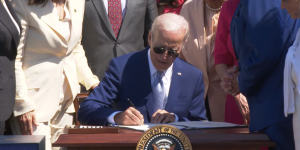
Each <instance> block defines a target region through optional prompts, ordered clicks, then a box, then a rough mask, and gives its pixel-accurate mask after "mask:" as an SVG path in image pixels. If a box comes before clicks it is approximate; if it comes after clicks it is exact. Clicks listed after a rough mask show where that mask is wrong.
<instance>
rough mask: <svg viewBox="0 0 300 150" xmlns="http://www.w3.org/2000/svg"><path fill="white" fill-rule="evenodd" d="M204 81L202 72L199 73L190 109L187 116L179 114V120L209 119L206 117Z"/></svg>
mask: <svg viewBox="0 0 300 150" xmlns="http://www.w3.org/2000/svg"><path fill="white" fill-rule="evenodd" d="M204 91H205V89H204V81H203V75H202V72H200V74H199V78H198V84H197V86H196V88H195V91H194V94H193V99H192V101H191V105H190V110H189V114H188V117H187V118H183V117H181V116H178V118H179V120H178V121H186V119H188V120H189V121H200V120H207V117H206V110H205V105H204Z"/></svg>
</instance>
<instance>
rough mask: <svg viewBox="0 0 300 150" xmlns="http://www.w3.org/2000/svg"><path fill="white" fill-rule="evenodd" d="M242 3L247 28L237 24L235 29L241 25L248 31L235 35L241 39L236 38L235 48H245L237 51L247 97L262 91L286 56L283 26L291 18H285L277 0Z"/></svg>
mask: <svg viewBox="0 0 300 150" xmlns="http://www.w3.org/2000/svg"><path fill="white" fill-rule="evenodd" d="M243 2H244V3H242V4H243V6H242V7H241V11H240V13H241V16H242V19H244V20H245V24H237V23H236V27H235V28H236V29H237V28H239V27H238V26H239V25H241V26H244V29H245V30H244V31H241V32H240V31H239V30H236V31H235V32H236V34H237V35H238V36H237V37H235V40H236V41H235V45H237V44H240V43H239V42H243V44H245V46H243V47H237V52H238V53H237V54H238V55H237V56H238V58H239V61H240V63H239V64H240V68H241V72H240V74H239V77H238V80H239V86H240V91H241V93H243V94H244V95H245V96H246V97H247V96H250V95H251V93H252V92H253V91H255V89H258V88H259V86H260V85H261V83H262V82H263V81H264V80H265V79H266V78H268V76H269V74H270V73H272V72H273V70H274V69H278V63H280V62H281V55H284V53H283V51H284V49H283V46H284V39H285V35H284V32H285V31H284V28H285V27H284V25H285V24H286V23H287V22H286V21H285V17H288V16H285V17H284V16H283V14H282V13H281V10H280V8H278V5H280V4H278V1H277V0H274V1H273V0H262V1H259V2H258V1H257V2H256V1H255V2H254V1H253V0H249V1H243ZM249 10H255V11H249ZM248 12H251V13H248ZM237 19H239V18H237ZM237 21H238V20H237ZM243 33H244V34H243ZM240 39H244V41H239V40H240ZM278 80H280V79H278Z"/></svg>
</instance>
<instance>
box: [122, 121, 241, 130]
mask: <svg viewBox="0 0 300 150" xmlns="http://www.w3.org/2000/svg"><path fill="white" fill-rule="evenodd" d="M157 125H162V124H153V123H145V124H144V125H141V126H124V125H119V127H120V128H126V129H132V130H136V131H144V132H145V131H147V130H148V129H150V128H151V127H154V126H157ZM167 125H171V126H174V127H176V128H178V129H180V130H181V129H209V128H232V127H246V126H245V125H238V124H233V123H227V122H214V121H188V122H172V123H168V124H167Z"/></svg>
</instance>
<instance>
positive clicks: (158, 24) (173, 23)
mask: <svg viewBox="0 0 300 150" xmlns="http://www.w3.org/2000/svg"><path fill="white" fill-rule="evenodd" d="M157 28H161V29H164V30H166V31H168V32H175V31H180V30H185V36H184V41H185V40H186V39H187V37H188V33H189V24H188V22H187V21H186V20H185V19H184V18H183V17H182V16H179V15H177V14H173V13H165V14H162V15H160V16H158V17H157V18H156V19H155V20H154V22H153V24H152V28H151V33H152V34H154V33H155V31H156V30H157Z"/></svg>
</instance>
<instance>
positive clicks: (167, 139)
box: [136, 125, 192, 150]
mask: <svg viewBox="0 0 300 150" xmlns="http://www.w3.org/2000/svg"><path fill="white" fill-rule="evenodd" d="M136 149H137V150H192V145H191V142H190V140H189V139H188V137H187V136H186V135H185V134H184V133H183V132H182V131H181V130H179V129H177V128H176V127H173V126H170V125H158V126H154V127H152V128H150V129H149V130H147V131H146V132H145V133H144V134H143V135H142V137H141V138H140V140H139V142H138V143H137V146H136Z"/></svg>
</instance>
